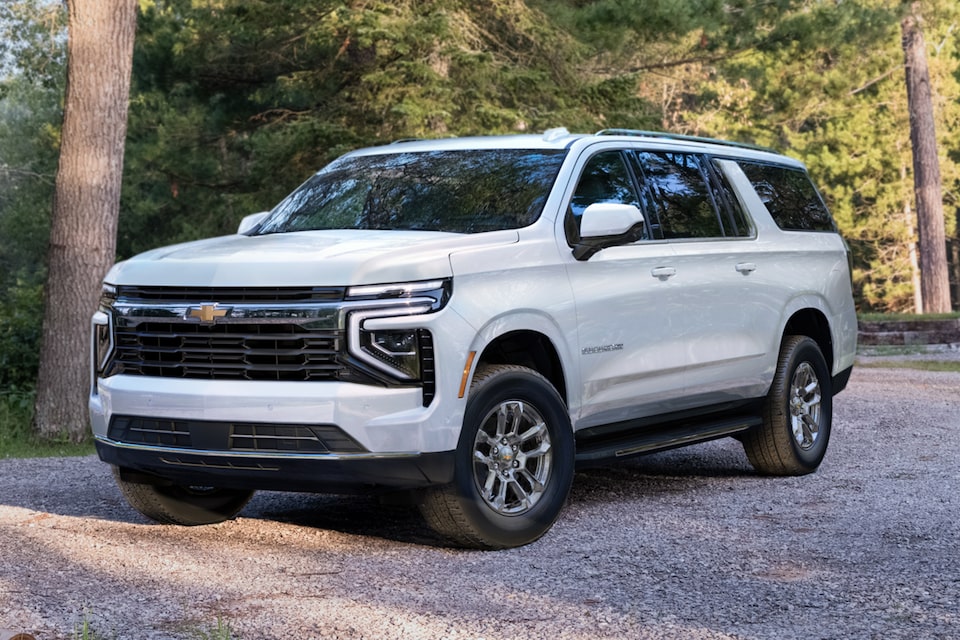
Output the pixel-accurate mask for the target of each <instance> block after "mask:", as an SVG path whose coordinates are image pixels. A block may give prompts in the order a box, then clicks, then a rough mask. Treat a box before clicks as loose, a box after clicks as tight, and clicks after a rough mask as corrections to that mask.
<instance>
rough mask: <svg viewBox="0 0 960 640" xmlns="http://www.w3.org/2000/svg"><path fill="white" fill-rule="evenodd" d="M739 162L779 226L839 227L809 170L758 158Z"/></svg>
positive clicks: (791, 228) (805, 228) (802, 228)
mask: <svg viewBox="0 0 960 640" xmlns="http://www.w3.org/2000/svg"><path fill="white" fill-rule="evenodd" d="M738 164H739V165H740V168H741V169H743V172H744V173H745V174H747V178H749V179H750V183H751V184H752V185H753V188H754V189H755V190H756V192H757V195H759V196H760V199H761V200H762V201H763V204H765V205H767V210H768V211H770V215H771V216H772V217H773V220H774V221H775V222H776V223H777V226H778V227H780V228H781V229H786V230H789V231H836V230H837V228H836V226H835V225H834V224H833V219H832V218H831V217H830V212H828V211H827V207H826V205H824V204H823V200H821V199H820V194H818V193H817V190H816V188H814V186H813V183H812V182H810V178H809V177H808V176H807V174H806V172H805V171H802V170H800V169H792V168H789V167H781V166H777V165H772V164H762V163H758V162H744V161H740V162H739V163H738Z"/></svg>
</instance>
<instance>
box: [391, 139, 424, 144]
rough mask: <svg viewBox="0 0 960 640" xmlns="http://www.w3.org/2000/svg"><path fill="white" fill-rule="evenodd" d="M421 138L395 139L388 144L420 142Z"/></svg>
mask: <svg viewBox="0 0 960 640" xmlns="http://www.w3.org/2000/svg"><path fill="white" fill-rule="evenodd" d="M421 140H423V138H397V139H396V140H393V141H391V142H390V144H403V143H404V142H420V141H421Z"/></svg>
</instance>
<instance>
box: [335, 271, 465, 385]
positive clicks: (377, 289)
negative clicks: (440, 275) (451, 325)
mask: <svg viewBox="0 0 960 640" xmlns="http://www.w3.org/2000/svg"><path fill="white" fill-rule="evenodd" d="M450 292H451V283H450V280H449V279H446V280H428V281H422V282H404V283H391V284H382V285H364V286H358V287H350V288H349V289H348V290H347V299H348V300H363V301H367V300H369V301H377V302H380V301H382V302H383V303H384V304H383V306H379V305H378V306H375V307H366V306H365V307H363V308H360V309H357V310H355V311H351V312H350V313H349V316H348V321H347V325H348V335H347V344H348V349H349V351H350V353H351V355H353V356H354V357H356V358H358V359H359V360H361V361H363V362H365V363H367V364H368V365H371V366H373V367H375V368H376V369H378V370H380V371H383V372H384V373H387V374H389V375H391V376H392V377H394V378H399V379H400V380H406V381H419V380H421V379H422V378H423V375H424V371H423V365H422V361H423V358H424V351H425V350H427V349H429V359H430V361H431V362H432V358H433V354H432V346H430V347H427V346H425V344H426V345H432V341H431V340H430V335H429V332H427V331H426V330H425V329H421V328H418V327H415V326H413V327H411V326H410V325H411V324H412V321H411V318H410V316H418V315H423V314H426V313H432V312H434V311H437V310H439V309H441V308H442V307H443V306H444V305H445V304H446V303H447V300H448V299H449V298H450ZM431 366H432V365H431ZM431 372H432V369H431ZM431 375H432V373H431Z"/></svg>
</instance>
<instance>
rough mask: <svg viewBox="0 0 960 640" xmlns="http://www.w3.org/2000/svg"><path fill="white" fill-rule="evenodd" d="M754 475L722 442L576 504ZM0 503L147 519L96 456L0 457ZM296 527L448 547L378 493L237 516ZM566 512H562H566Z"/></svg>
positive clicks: (582, 484)
mask: <svg viewBox="0 0 960 640" xmlns="http://www.w3.org/2000/svg"><path fill="white" fill-rule="evenodd" d="M753 475H754V472H753V471H752V470H751V468H750V466H749V464H748V463H747V461H746V457H745V456H744V455H743V452H742V450H741V449H740V445H739V444H738V443H737V442H735V441H733V440H730V441H718V442H712V443H706V444H703V445H697V446H694V447H687V448H685V449H678V450H674V451H668V452H663V453H657V454H650V455H646V456H640V457H636V458H631V459H628V460H624V461H621V462H614V463H611V464H609V465H605V466H600V467H594V468H589V469H583V470H579V471H578V472H577V474H576V476H575V477H574V483H573V489H572V492H571V496H570V503H571V504H579V505H584V506H585V505H596V506H603V505H606V504H610V503H615V502H618V501H621V500H623V498H624V496H627V497H630V498H635V499H637V500H641V501H642V500H643V499H644V497H645V496H647V497H653V496H657V495H660V494H665V493H683V492H688V491H694V490H696V489H698V488H700V487H702V486H703V485H704V484H709V482H710V481H711V479H716V478H737V477H742V478H747V477H751V476H753ZM0 477H2V478H3V480H2V483H0V488H2V490H0V504H4V505H9V506H14V507H20V508H24V509H29V510H31V511H37V512H40V513H49V514H54V515H62V516H74V517H85V518H96V519H101V520H110V521H114V522H120V523H128V524H149V523H150V520H148V519H147V518H145V517H144V516H142V515H140V514H139V513H137V512H136V511H134V510H133V509H132V508H131V507H130V506H128V505H127V504H126V502H125V501H124V499H123V497H122V496H121V495H120V491H119V490H118V489H117V487H116V485H115V484H114V481H113V477H112V476H111V474H110V469H109V467H108V466H107V465H105V464H102V463H100V462H99V461H98V460H97V459H96V458H95V457H92V456H88V457H85V458H73V459H33V460H5V461H0ZM240 515H241V516H243V517H248V518H258V519H263V520H276V521H278V522H286V523H290V524H294V525H298V526H304V527H312V528H316V529H324V530H330V531H337V532H340V533H344V534H349V535H357V536H364V537H372V538H381V539H384V540H391V541H394V542H401V543H407V544H416V545H423V546H431V547H446V546H448V545H447V543H446V542H445V540H444V539H443V538H442V537H441V536H439V535H437V534H436V533H434V532H433V530H431V529H430V528H429V527H428V526H427V525H426V523H425V522H424V521H423V519H422V518H421V516H420V513H419V512H418V511H417V509H416V507H415V506H413V505H410V504H392V503H389V502H387V503H384V501H382V500H381V499H380V498H378V497H376V496H336V495H321V494H303V493H283V492H260V493H259V494H258V495H257V496H256V497H255V498H254V500H253V501H252V502H251V503H250V504H249V505H248V506H247V507H246V508H245V509H244V510H243V512H242V513H241V514H240ZM561 517H562V516H561Z"/></svg>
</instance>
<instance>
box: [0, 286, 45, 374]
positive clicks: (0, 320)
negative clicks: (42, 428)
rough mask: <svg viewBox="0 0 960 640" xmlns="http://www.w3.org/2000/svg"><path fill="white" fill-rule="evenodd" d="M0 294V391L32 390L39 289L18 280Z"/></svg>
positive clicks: (39, 319)
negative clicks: (0, 298) (0, 299)
mask: <svg viewBox="0 0 960 640" xmlns="http://www.w3.org/2000/svg"><path fill="white" fill-rule="evenodd" d="M0 293H2V294H3V296H2V297H3V299H4V301H5V303H4V304H3V305H2V306H0V389H4V390H8V391H13V390H20V391H25V390H28V389H32V388H33V382H34V380H36V377H37V367H38V365H39V351H40V350H39V344H40V332H41V328H42V324H43V321H42V318H43V299H42V295H43V288H42V286H41V285H39V284H27V283H26V282H24V281H23V280H20V281H18V282H16V283H15V284H14V285H13V286H11V287H10V288H9V289H7V290H6V291H3V292H0Z"/></svg>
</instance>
